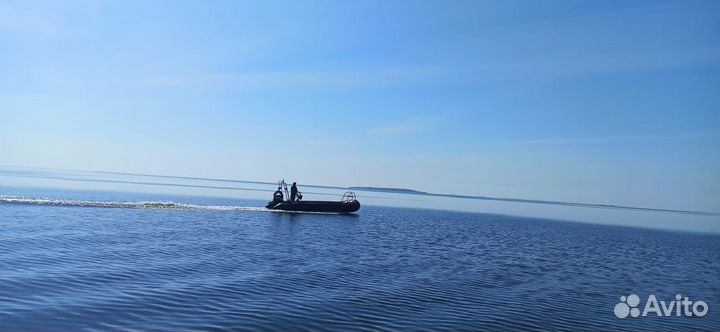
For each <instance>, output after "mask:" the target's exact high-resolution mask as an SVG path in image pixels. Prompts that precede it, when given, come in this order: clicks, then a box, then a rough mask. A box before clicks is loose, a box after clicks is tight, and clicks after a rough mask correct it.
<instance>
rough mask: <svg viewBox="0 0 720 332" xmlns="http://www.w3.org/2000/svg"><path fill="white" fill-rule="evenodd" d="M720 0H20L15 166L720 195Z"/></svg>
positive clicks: (13, 38) (10, 126)
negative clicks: (719, 107)
mask: <svg viewBox="0 0 720 332" xmlns="http://www.w3.org/2000/svg"><path fill="white" fill-rule="evenodd" d="M717 13H720V2H718V1H594V2H590V1H393V2H387V1H353V2H348V1H279V2H277V1H257V2H246V1H73V0H71V1H62V2H59V1H47V2H43V1H0V41H2V42H0V165H6V166H7V165H11V166H30V167H54V168H63V169H82V170H102V171H120V172H137V173H150V174H163V175H181V176H198V177H214V178H231V179H243V180H257V181H276V180H279V179H282V178H284V179H288V180H290V179H292V180H294V181H298V182H300V183H312V184H318V185H337V186H382V187H401V188H412V189H417V190H423V191H430V192H441V193H454V194H468V195H486V196H501V197H519V198H528V199H544V200H559V201H574V202H591V203H606V204H619V205H634V206H648V207H659V208H669V209H688V210H703V211H718V210H720V206H718V202H720V110H719V109H718V106H720V20H718V19H717Z"/></svg>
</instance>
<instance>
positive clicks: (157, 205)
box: [0, 195, 273, 212]
mask: <svg viewBox="0 0 720 332" xmlns="http://www.w3.org/2000/svg"><path fill="white" fill-rule="evenodd" d="M0 204H23V205H46V206H74V207H96V208H116V209H167V210H199V211H258V212H259V211H267V212H273V211H272V210H268V209H266V208H263V207H245V206H224V205H198V204H185V203H177V202H165V201H140V202H112V201H84V200H75V199H57V198H42V197H27V196H2V195H0Z"/></svg>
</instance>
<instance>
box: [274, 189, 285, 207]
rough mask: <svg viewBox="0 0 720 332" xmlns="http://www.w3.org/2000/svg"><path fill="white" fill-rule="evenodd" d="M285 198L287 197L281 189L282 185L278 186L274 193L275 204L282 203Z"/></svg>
mask: <svg viewBox="0 0 720 332" xmlns="http://www.w3.org/2000/svg"><path fill="white" fill-rule="evenodd" d="M283 199H285V196H284V195H283V192H282V190H281V189H280V187H278V189H277V190H276V191H275V192H274V193H273V200H272V202H273V204H275V203H280V202H282V201H283Z"/></svg>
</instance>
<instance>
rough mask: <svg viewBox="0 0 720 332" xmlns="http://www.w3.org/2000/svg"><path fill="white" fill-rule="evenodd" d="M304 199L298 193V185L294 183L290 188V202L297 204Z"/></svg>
mask: <svg viewBox="0 0 720 332" xmlns="http://www.w3.org/2000/svg"><path fill="white" fill-rule="evenodd" d="M301 199H302V194H301V193H299V192H298V189H297V183H295V182H293V184H292V187H290V202H297V201H299V200H301Z"/></svg>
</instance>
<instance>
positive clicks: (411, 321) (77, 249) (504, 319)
mask: <svg viewBox="0 0 720 332" xmlns="http://www.w3.org/2000/svg"><path fill="white" fill-rule="evenodd" d="M7 191H8V190H6V192H0V194H7ZM23 194H26V195H31V194H32V195H31V196H32V197H41V196H42V197H50V198H58V199H62V200H70V199H73V200H76V201H67V202H69V203H67V204H56V203H57V202H56V203H53V204H55V205H43V204H34V203H28V202H24V203H8V202H4V203H1V204H0V227H1V229H2V231H1V232H0V330H3V331H10V330H12V331H16V330H33V331H51V330H52V331H68V330H73V331H74V330H104V331H107V330H154V331H164V330H173V331H177V330H233V331H241V330H316V331H340V330H343V331H344V330H404V331H410V330H412V331H415V330H453V331H455V330H463V331H465V330H527V329H533V330H568V331H569V330H573V331H575V330H608V329H611V330H719V329H720V316H719V315H718V312H720V311H718V309H719V308H720V307H718V306H719V305H720V283H719V282H718V280H720V236H718V235H705V234H698V233H679V232H669V231H655V230H646V229H635V228H623V227H614V226H600V225H590V224H580V223H569V222H559V221H551V220H543V219H532V218H520V217H512V216H501V215H490V214H470V213H455V212H447V211H433V210H417V209H399V208H381V207H372V206H364V207H363V208H362V209H361V210H360V212H359V214H357V215H351V216H346V215H316V214H290V213H272V212H265V211H262V210H261V209H257V210H254V209H252V208H251V207H258V206H262V204H263V202H260V201H238V200H228V199H220V198H218V199H215V198H193V197H169V196H161V197H159V196H158V195H130V194H116V193H97V192H95V193H93V192H57V191H49V190H44V191H43V190H37V191H35V192H32V193H28V192H24V193H23ZM158 199H161V200H167V201H170V200H171V201H173V202H176V203H186V204H192V205H191V208H187V206H180V205H178V206H173V205H168V206H167V208H161V209H159V208H127V206H124V207H119V208H107V207H93V206H92V204H86V205H90V206H78V205H79V204H78V202H95V201H104V202H126V201H129V202H141V201H151V200H158ZM133 206H135V205H133ZM206 206H211V207H208V208H203V207H206ZM228 206H230V207H242V208H227V207H228ZM245 207H248V208H245ZM677 293H681V294H684V295H687V296H690V297H691V298H692V299H697V300H703V301H705V302H707V303H708V305H709V307H710V311H709V313H708V314H707V315H706V316H705V317H702V318H698V317H694V318H690V317H655V316H653V317H640V318H625V319H619V318H616V317H615V315H614V314H613V307H614V306H615V304H617V303H618V299H619V297H620V296H621V295H628V294H638V295H640V296H641V297H642V298H643V299H644V298H645V297H646V296H647V295H649V294H655V295H656V296H657V297H658V299H667V300H670V299H672V298H673V297H674V295H675V294H677Z"/></svg>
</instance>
